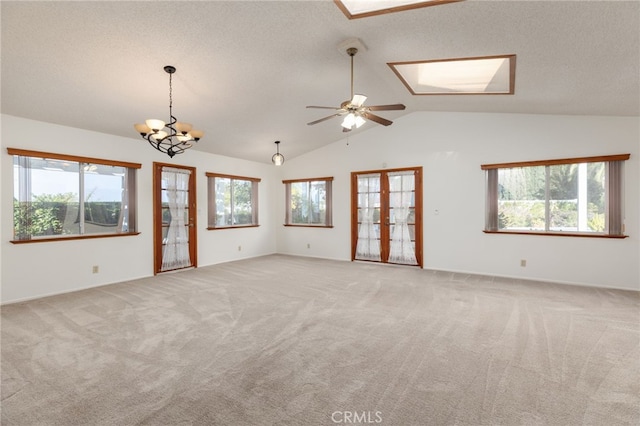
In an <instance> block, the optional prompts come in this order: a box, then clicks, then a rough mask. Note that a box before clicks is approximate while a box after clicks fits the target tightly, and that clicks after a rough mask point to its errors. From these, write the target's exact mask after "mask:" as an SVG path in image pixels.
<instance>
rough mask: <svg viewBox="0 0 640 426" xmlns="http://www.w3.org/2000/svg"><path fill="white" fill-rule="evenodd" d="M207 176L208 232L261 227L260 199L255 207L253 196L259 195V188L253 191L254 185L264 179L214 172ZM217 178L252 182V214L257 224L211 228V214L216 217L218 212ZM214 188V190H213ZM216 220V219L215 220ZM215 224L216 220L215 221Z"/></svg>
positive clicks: (206, 174)
mask: <svg viewBox="0 0 640 426" xmlns="http://www.w3.org/2000/svg"><path fill="white" fill-rule="evenodd" d="M205 176H206V177H207V198H208V200H207V202H208V212H207V230H208V231H218V230H222V229H238V228H257V227H259V226H260V222H259V216H258V214H259V211H258V203H257V201H258V198H257V197H256V200H255V201H256V203H255V205H254V203H253V201H254V200H253V194H254V193H255V195H256V196H257V195H258V191H259V190H258V188H256V189H255V190H254V189H253V184H254V183H255V184H257V183H259V182H260V181H261V180H262V179H260V178H254V177H248V176H238V175H228V174H223V173H213V172H205ZM211 178H213V179H215V178H222V179H231V180H246V181H250V182H251V183H252V199H251V213H252V216H253V217H254V218H255V223H250V224H242V225H225V226H211V221H210V214H211V213H213V215H214V216H215V212H216V198H215V186H214V184H212V182H213V181H212V179H211ZM212 186H213V188H212ZM211 191H213V196H212V194H211ZM214 219H215V218H214ZM214 222H215V220H214Z"/></svg>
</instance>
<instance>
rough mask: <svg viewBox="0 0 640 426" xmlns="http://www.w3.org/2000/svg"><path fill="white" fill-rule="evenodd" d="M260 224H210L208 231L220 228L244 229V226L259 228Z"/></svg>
mask: <svg viewBox="0 0 640 426" xmlns="http://www.w3.org/2000/svg"><path fill="white" fill-rule="evenodd" d="M258 226H260V225H236V226H209V227H207V231H217V230H219V229H243V228H257V227H258Z"/></svg>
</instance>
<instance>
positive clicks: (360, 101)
mask: <svg viewBox="0 0 640 426" xmlns="http://www.w3.org/2000/svg"><path fill="white" fill-rule="evenodd" d="M356 46H363V47H364V45H363V44H362V42H360V40H358V39H349V40H346V41H344V42H343V43H341V44H340V45H339V46H338V48H346V49H345V51H346V53H347V55H349V57H350V58H351V96H350V97H349V99H350V100H347V101H344V102H342V104H340V107H338V108H334V107H324V106H315V105H310V106H307V108H318V109H332V110H335V113H334V114H332V115H329V116H327V117H324V118H320V119H319V120H315V121H311V122H309V123H307V125H309V126H312V125H314V124H318V123H321V122H323V121H326V120H329V119H331V118H333V117H343V116H344V118H343V120H342V123H341V125H342V131H343V132H350V131H351V130H353V128H354V127H355V128H356V129H357V128H359V127H360V126H362V125H363V124H364V123H366V122H367V120H371V121H374V122H376V123H378V124H382V125H383V126H389V125H391V124H392V123H393V122H392V121H390V120H387V119H386V118H382V117H380V116H378V115H375V114H372V113H371V111H392V110H403V109H405V106H404V105H402V104H393V105H375V106H370V107H367V106H364V102H365V101H366V100H367V97H366V96H365V95H361V94H354V93H353V57H354V56H355V55H356V53H358V47H356Z"/></svg>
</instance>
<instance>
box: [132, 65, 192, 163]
mask: <svg viewBox="0 0 640 426" xmlns="http://www.w3.org/2000/svg"><path fill="white" fill-rule="evenodd" d="M164 70H165V71H166V72H167V74H169V124H166V123H165V122H164V121H162V120H158V119H154V118H152V119H149V120H146V121H145V122H144V124H140V123H139V124H134V125H133V127H134V128H135V129H136V131H137V132H138V133H140V136H142V138H143V139H145V140H146V141H148V142H149V144H151V146H152V147H154V148H155V149H157V150H158V151H160V152H162V153H164V154H167V155H168V156H169V157H171V158H173V156H174V155H176V154H182V153H183V152H185V151H186V150H187V149H189V148H191V147H192V146H193V145H192V142H198V141H199V140H200V138H201V137H202V136H204V132H203V131H202V130H193V129H192V127H193V126H192V125H191V124H189V123H182V122H179V121H178V120H177V119H176V118H175V117H174V116H173V111H172V108H173V98H172V86H171V75H172V74H173V73H175V72H176V68H175V67H173V66H171V65H167V66H166V67H164Z"/></svg>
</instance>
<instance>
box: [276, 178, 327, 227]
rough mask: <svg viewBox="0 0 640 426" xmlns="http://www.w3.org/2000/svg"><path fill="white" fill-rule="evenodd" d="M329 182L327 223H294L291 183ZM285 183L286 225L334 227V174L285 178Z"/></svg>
mask: <svg viewBox="0 0 640 426" xmlns="http://www.w3.org/2000/svg"><path fill="white" fill-rule="evenodd" d="M321 181H324V182H326V184H327V200H326V207H325V223H324V224H320V223H318V224H315V223H293V222H291V184H292V183H300V182H309V183H311V182H321ZM282 183H283V184H284V185H285V220H284V226H292V227H301V228H304V227H307V228H333V207H332V205H333V201H332V199H333V176H326V177H317V178H304V179H285V180H283V181H282Z"/></svg>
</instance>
